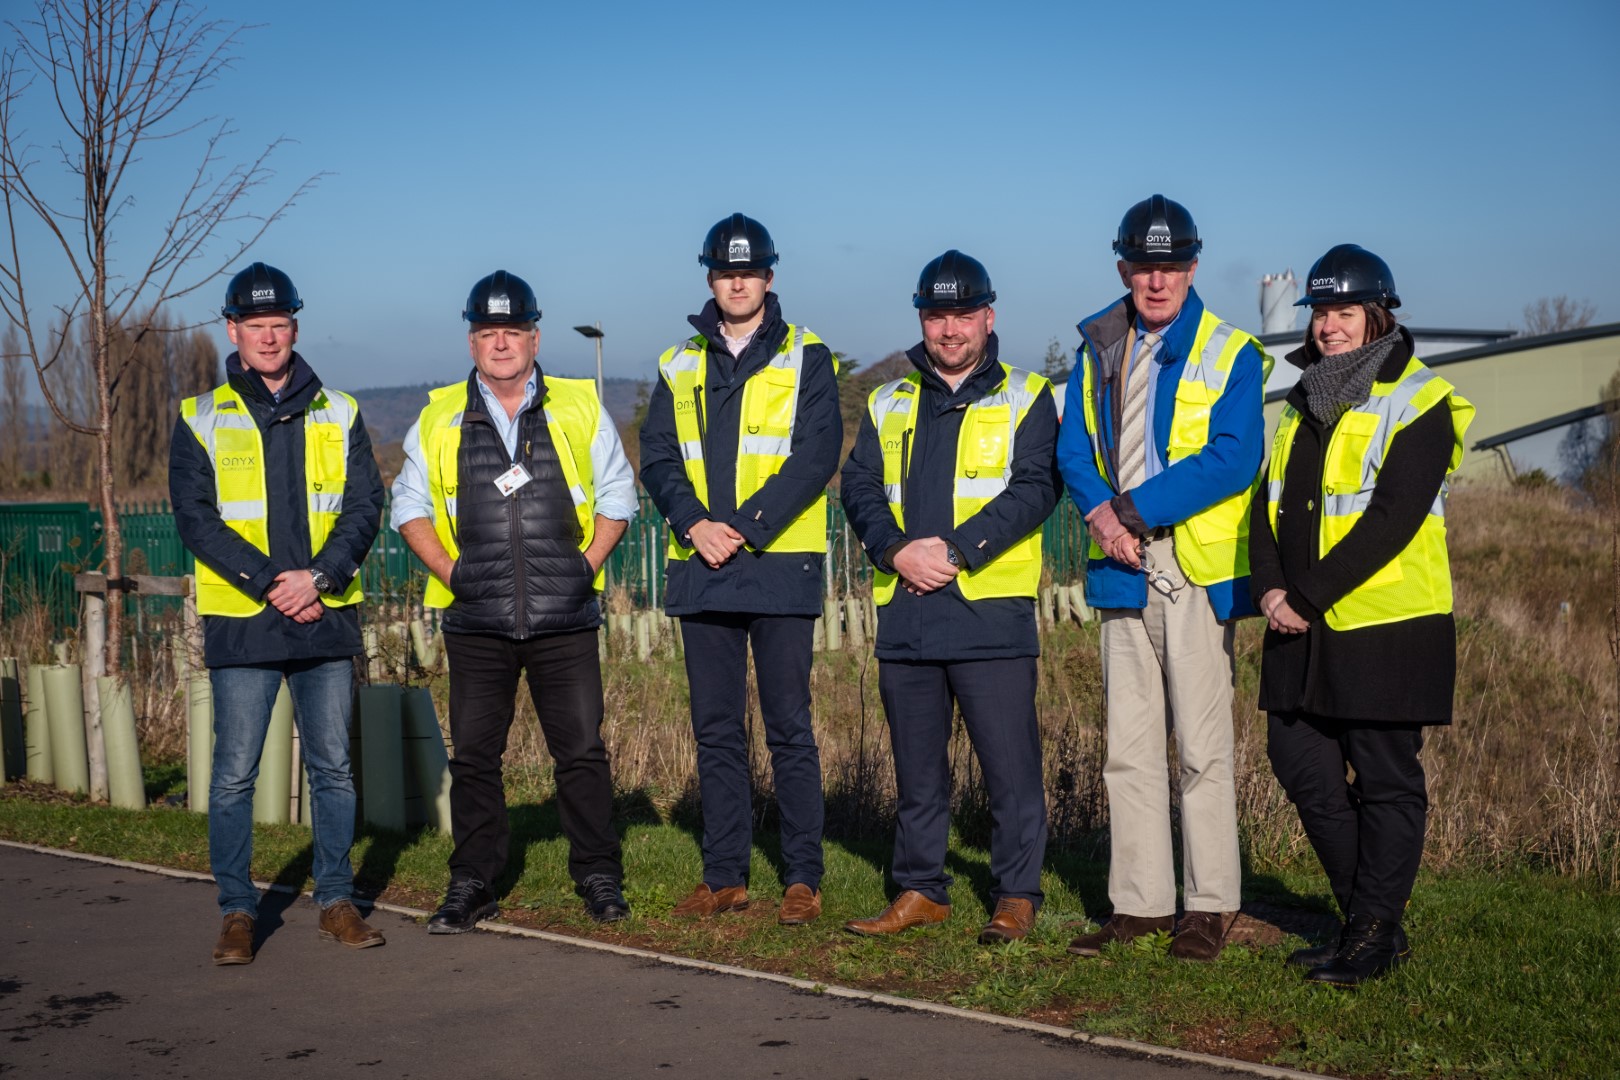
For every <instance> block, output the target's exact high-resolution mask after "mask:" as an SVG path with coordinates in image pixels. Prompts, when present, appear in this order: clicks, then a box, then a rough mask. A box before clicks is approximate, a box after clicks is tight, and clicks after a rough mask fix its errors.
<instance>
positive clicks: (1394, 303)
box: [1294, 292, 1401, 311]
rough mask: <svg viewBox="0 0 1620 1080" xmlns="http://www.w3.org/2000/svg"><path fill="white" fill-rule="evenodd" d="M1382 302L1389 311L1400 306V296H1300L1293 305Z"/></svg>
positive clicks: (1375, 293) (1350, 294)
mask: <svg viewBox="0 0 1620 1080" xmlns="http://www.w3.org/2000/svg"><path fill="white" fill-rule="evenodd" d="M1367 303H1373V304H1382V305H1384V307H1386V308H1388V309H1389V310H1391V311H1394V310H1395V309H1396V308H1398V307H1400V306H1401V298H1400V297H1399V296H1396V295H1395V294H1394V293H1384V292H1353V293H1342V294H1335V295H1333V296H1302V297H1300V298H1299V299H1298V300H1295V301H1294V306H1295V307H1319V306H1320V305H1322V304H1367Z"/></svg>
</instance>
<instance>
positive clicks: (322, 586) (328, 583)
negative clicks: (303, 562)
mask: <svg viewBox="0 0 1620 1080" xmlns="http://www.w3.org/2000/svg"><path fill="white" fill-rule="evenodd" d="M309 576H310V578H311V580H313V581H314V582H315V591H316V592H320V593H329V592H331V591H332V579H331V578H329V577H327V576H326V574H325V572H324V571H321V570H317V569H315V568H314V567H313V566H312V567H310V568H309Z"/></svg>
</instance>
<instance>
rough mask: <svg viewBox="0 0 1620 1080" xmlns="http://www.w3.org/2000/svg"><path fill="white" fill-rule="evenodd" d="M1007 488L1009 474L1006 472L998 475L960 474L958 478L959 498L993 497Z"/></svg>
mask: <svg viewBox="0 0 1620 1080" xmlns="http://www.w3.org/2000/svg"><path fill="white" fill-rule="evenodd" d="M1006 490H1007V476H1006V474H1005V473H1003V474H1001V475H998V476H976V477H969V476H958V477H957V478H956V497H957V498H958V499H993V498H995V497H996V496H997V495H1000V494H1001V493H1002V492H1003V491H1006Z"/></svg>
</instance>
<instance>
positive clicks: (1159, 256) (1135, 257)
mask: <svg viewBox="0 0 1620 1080" xmlns="http://www.w3.org/2000/svg"><path fill="white" fill-rule="evenodd" d="M1203 250H1204V245H1203V243H1202V242H1200V243H1197V244H1187V245H1185V246H1183V247H1178V248H1172V249H1171V250H1169V251H1148V250H1147V249H1146V248H1139V247H1127V246H1125V245H1123V244H1121V243H1120V242H1119V241H1117V240H1116V241H1114V253H1115V254H1117V255H1118V256H1119V257H1120V258H1121V259H1124V260H1125V261H1126V262H1128V263H1189V262H1192V261H1193V260H1194V259H1196V258H1198V253H1199V252H1200V251H1203Z"/></svg>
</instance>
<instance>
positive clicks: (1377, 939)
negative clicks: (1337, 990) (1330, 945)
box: [1305, 915, 1412, 987]
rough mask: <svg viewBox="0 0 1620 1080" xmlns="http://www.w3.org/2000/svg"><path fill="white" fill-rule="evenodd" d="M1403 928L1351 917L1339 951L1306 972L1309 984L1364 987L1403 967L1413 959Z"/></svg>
mask: <svg viewBox="0 0 1620 1080" xmlns="http://www.w3.org/2000/svg"><path fill="white" fill-rule="evenodd" d="M1411 952H1412V950H1411V947H1410V946H1409V945H1408V944H1407V941H1406V935H1405V934H1404V933H1403V932H1402V931H1401V924H1400V923H1398V922H1396V921H1395V920H1393V919H1375V918H1373V917H1372V916H1370V915H1351V916H1350V919H1349V921H1348V922H1346V923H1345V926H1344V936H1343V937H1342V938H1341V939H1340V941H1339V951H1338V953H1337V954H1336V955H1335V956H1334V957H1333V959H1332V960H1329V961H1328V962H1327V963H1325V964H1323V965H1321V966H1320V967H1314V968H1312V969H1311V970H1310V971H1308V972H1306V974H1305V979H1306V981H1307V982H1316V983H1324V984H1326V985H1328V986H1338V987H1354V986H1360V985H1361V984H1362V983H1364V982H1366V981H1367V980H1368V979H1376V978H1378V977H1379V976H1381V975H1384V974H1386V973H1388V972H1389V971H1391V970H1393V969H1394V968H1395V967H1397V966H1398V965H1400V964H1401V963H1402V962H1403V961H1404V960H1406V958H1407V957H1408V956H1410V955H1411Z"/></svg>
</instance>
